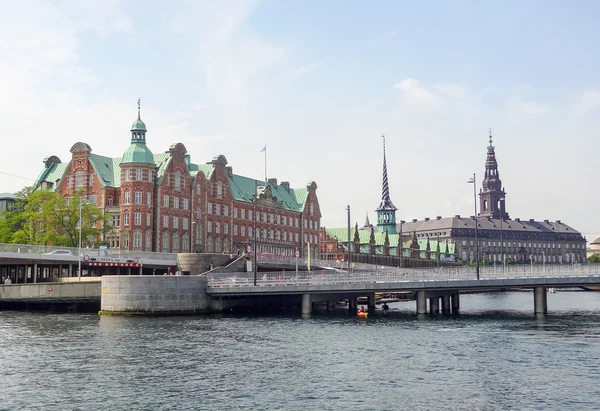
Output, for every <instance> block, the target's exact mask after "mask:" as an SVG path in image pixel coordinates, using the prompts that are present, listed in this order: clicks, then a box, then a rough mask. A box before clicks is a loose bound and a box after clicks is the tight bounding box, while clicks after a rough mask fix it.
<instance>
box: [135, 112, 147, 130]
mask: <svg viewBox="0 0 600 411" xmlns="http://www.w3.org/2000/svg"><path fill="white" fill-rule="evenodd" d="M131 131H147V130H146V124H145V123H144V122H143V121H142V119H141V118H140V116H139V114H138V118H137V120H135V121H134V122H133V124H132V125H131Z"/></svg>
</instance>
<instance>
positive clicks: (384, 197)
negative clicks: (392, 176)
mask: <svg viewBox="0 0 600 411" xmlns="http://www.w3.org/2000/svg"><path fill="white" fill-rule="evenodd" d="M381 137H382V138H383V181H382V184H381V204H380V205H379V208H378V210H397V208H396V207H395V206H394V203H392V200H391V199H390V186H389V183H388V174H387V160H386V155H385V134H382V135H381Z"/></svg>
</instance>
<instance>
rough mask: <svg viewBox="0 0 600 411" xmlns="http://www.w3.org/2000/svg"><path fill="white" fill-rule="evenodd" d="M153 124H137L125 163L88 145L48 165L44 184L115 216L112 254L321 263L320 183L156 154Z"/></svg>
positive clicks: (177, 148)
mask: <svg viewBox="0 0 600 411" xmlns="http://www.w3.org/2000/svg"><path fill="white" fill-rule="evenodd" d="M146 133H147V129H146V125H145V124H144V122H143V121H142V120H141V118H140V113H139V107H138V118H137V120H136V121H135V122H134V123H133V125H132V127H131V142H130V145H129V147H128V148H127V149H126V150H125V152H124V154H123V156H122V157H118V158H110V157H105V156H101V155H97V154H93V153H92V148H91V147H90V146H89V145H88V144H86V143H83V142H78V143H75V144H74V145H73V146H72V147H71V154H72V156H71V160H70V161H69V162H68V163H62V162H61V161H60V159H59V158H58V157H57V156H50V157H48V158H46V159H45V160H44V165H45V168H44V170H43V171H42V173H41V174H40V176H39V177H38V180H37V184H38V186H39V187H40V188H42V189H49V190H54V191H57V192H59V193H60V194H61V195H63V196H65V197H66V198H67V199H69V198H71V197H72V196H73V194H74V193H75V192H76V191H78V190H82V191H83V193H84V196H85V197H86V198H87V201H89V202H91V203H93V204H96V205H97V206H98V207H100V208H101V209H103V210H104V212H105V213H108V214H110V215H111V219H110V220H111V223H112V225H114V226H115V227H118V234H117V235H114V236H111V237H110V238H103V239H100V240H103V241H107V242H108V243H109V244H110V247H112V248H120V249H125V250H139V251H162V252H189V251H197V250H198V249H201V251H202V252H214V253H222V252H225V253H236V252H237V250H238V249H239V250H241V251H245V250H246V248H247V246H248V245H249V244H253V241H254V236H255V230H256V241H257V247H258V252H259V253H260V254H272V255H276V256H288V257H292V256H294V255H295V251H296V250H298V251H299V253H300V255H301V256H305V255H306V253H307V250H308V244H309V243H310V250H311V256H312V257H313V258H318V257H319V229H320V225H321V224H320V221H321V212H320V209H319V201H318V198H317V194H316V190H317V185H316V183H314V182H310V183H308V184H307V185H306V186H304V187H302V188H299V189H293V188H290V184H289V183H288V182H281V183H279V184H278V182H277V180H276V179H269V181H267V182H265V181H262V180H260V181H259V180H255V179H252V178H248V177H243V176H240V175H236V174H234V173H233V169H232V168H231V167H229V166H228V165H227V159H226V158H225V157H224V156H223V155H219V156H217V157H215V158H213V159H212V161H209V162H208V163H206V164H193V163H192V162H191V159H190V155H189V154H188V153H187V149H186V148H185V146H184V145H183V144H181V143H176V144H173V145H172V146H171V147H170V148H169V150H168V151H167V152H165V153H160V154H153V153H152V152H151V151H150V149H149V148H148V146H147V145H146Z"/></svg>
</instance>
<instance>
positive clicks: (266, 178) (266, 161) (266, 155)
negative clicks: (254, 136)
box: [265, 143, 267, 185]
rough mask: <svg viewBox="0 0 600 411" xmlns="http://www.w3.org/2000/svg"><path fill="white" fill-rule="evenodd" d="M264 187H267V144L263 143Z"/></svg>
mask: <svg viewBox="0 0 600 411" xmlns="http://www.w3.org/2000/svg"><path fill="white" fill-rule="evenodd" d="M265 185H267V143H265Z"/></svg>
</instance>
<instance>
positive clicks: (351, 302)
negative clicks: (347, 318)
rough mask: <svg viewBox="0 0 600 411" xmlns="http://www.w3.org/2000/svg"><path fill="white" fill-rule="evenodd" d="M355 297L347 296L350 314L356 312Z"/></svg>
mask: <svg viewBox="0 0 600 411" xmlns="http://www.w3.org/2000/svg"><path fill="white" fill-rule="evenodd" d="M356 306H357V303H356V297H352V298H348V310H350V314H356Z"/></svg>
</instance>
